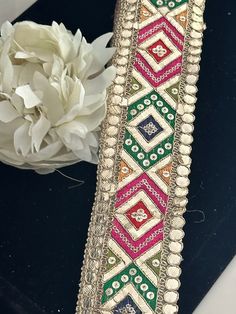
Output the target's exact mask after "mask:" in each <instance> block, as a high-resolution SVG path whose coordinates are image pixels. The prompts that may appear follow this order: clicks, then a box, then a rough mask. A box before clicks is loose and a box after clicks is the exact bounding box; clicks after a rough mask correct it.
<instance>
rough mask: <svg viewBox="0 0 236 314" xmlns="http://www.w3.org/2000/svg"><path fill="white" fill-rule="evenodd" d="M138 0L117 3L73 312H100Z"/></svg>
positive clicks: (132, 59) (90, 313)
mask: <svg viewBox="0 0 236 314" xmlns="http://www.w3.org/2000/svg"><path fill="white" fill-rule="evenodd" d="M139 8H140V0H120V1H118V3H117V7H116V18H115V25H114V31H115V33H114V39H113V45H114V46H115V47H117V52H116V55H115V56H114V58H113V62H112V63H113V65H115V66H116V68H117V75H116V78H115V80H114V83H113V85H112V86H111V88H110V90H109V93H108V98H107V108H108V112H107V116H106V119H105V121H104V123H103V126H102V134H101V141H100V154H99V165H98V170H97V187H96V194H95V202H94V206H93V210H92V217H91V221H90V225H89V231H88V239H87V243H86V248H85V254H84V262H83V267H82V274H81V282H80V291H79V295H78V301H77V306H76V314H95V313H100V310H99V309H100V307H101V299H102V288H103V282H102V278H103V274H104V273H105V266H106V261H105V258H106V254H107V243H108V239H109V236H110V233H111V228H112V221H113V217H114V213H113V209H114V201H115V194H116V191H117V185H118V170H119V169H118V167H119V163H120V154H119V152H120V151H121V149H122V147H123V141H124V130H125V124H126V116H127V105H128V101H127V98H128V96H129V90H130V79H131V73H132V68H133V63H134V53H135V51H136V45H137V26H138V23H137V22H138V20H139V12H140V10H139Z"/></svg>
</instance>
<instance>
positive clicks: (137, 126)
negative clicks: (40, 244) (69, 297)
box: [76, 0, 205, 314]
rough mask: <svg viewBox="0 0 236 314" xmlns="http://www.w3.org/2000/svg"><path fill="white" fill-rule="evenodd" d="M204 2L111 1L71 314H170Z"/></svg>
mask: <svg viewBox="0 0 236 314" xmlns="http://www.w3.org/2000/svg"><path fill="white" fill-rule="evenodd" d="M204 6H205V1H204V0H157V1H156V0H120V1H118V3H117V8H116V14H115V16H116V17H115V24H114V25H115V29H114V31H115V36H114V37H115V38H114V43H113V44H114V45H115V46H116V47H118V50H117V53H116V55H115V57H114V58H113V64H114V65H115V66H116V68H117V75H116V78H115V80H114V84H113V85H112V87H111V88H110V91H109V97H108V100H107V103H108V112H107V117H106V120H105V122H104V124H103V127H102V139H101V150H100V160H99V167H98V176H97V192H96V196H95V203H94V207H93V211H92V218H91V223H90V227H89V233H88V240H87V244H86V249H85V256H84V265H83V269H82V277H81V283H80V291H79V296H78V302H77V307H76V313H77V314H79V313H83V314H91V313H102V314H109V313H115V314H116V313H117V314H118V313H132V314H134V313H148V314H154V313H158V314H161V313H163V314H175V313H178V306H177V301H178V297H179V296H178V288H179V286H180V282H179V279H178V278H179V276H180V273H181V269H180V263H181V260H182V257H181V251H182V248H183V244H182V239H183V237H184V232H183V230H182V229H183V226H184V224H185V221H184V218H183V214H184V212H185V210H186V205H187V198H186V196H187V194H188V185H189V179H188V175H189V173H190V165H191V158H190V156H189V155H190V153H191V144H192V141H193V137H192V135H191V134H192V132H193V122H194V119H195V117H194V114H193V113H194V110H195V103H196V96H195V95H196V92H197V87H196V85H195V84H196V82H197V80H198V74H199V62H200V54H201V46H202V37H203V31H204V28H205V25H204V21H203V13H204Z"/></svg>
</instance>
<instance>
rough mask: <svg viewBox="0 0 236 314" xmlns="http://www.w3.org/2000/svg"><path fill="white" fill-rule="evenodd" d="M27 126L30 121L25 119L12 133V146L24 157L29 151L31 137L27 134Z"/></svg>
mask: <svg viewBox="0 0 236 314" xmlns="http://www.w3.org/2000/svg"><path fill="white" fill-rule="evenodd" d="M29 126H30V123H29V122H28V121H26V122H25V123H24V124H22V125H21V126H20V127H19V128H18V129H16V131H15V133H14V147H15V150H16V153H17V154H18V155H23V156H24V157H25V156H27V154H28V153H29V151H30V147H31V137H30V136H29Z"/></svg>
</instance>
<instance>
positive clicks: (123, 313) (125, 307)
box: [113, 295, 142, 314]
mask: <svg viewBox="0 0 236 314" xmlns="http://www.w3.org/2000/svg"><path fill="white" fill-rule="evenodd" d="M113 313H114V314H142V311H141V310H140V308H139V307H138V306H137V304H136V303H135V302H134V301H133V299H132V298H131V296H129V295H128V296H127V297H125V298H124V299H123V300H122V301H121V302H120V303H119V304H118V305H117V306H116V307H115V308H114V311H113Z"/></svg>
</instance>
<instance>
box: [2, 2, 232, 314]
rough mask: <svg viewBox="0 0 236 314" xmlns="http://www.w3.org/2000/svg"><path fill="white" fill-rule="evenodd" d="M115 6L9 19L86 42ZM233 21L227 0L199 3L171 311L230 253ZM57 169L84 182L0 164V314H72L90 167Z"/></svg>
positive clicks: (187, 309) (183, 309)
mask: <svg viewBox="0 0 236 314" xmlns="http://www.w3.org/2000/svg"><path fill="white" fill-rule="evenodd" d="M114 6H115V1H110V0H109V1H108V0H101V1H99V2H91V1H82V0H80V1H78V0H77V1H76V0H70V1H65V0H63V1H58V0H57V1H55V0H51V1H46V0H39V1H38V2H37V3H36V4H35V5H34V6H32V7H31V8H30V9H29V10H27V11H26V12H25V13H24V14H23V15H22V16H21V17H20V18H19V19H18V20H25V19H29V20H34V21H36V22H40V23H46V24H48V23H51V21H53V20H56V21H57V22H61V21H62V22H63V23H64V24H65V25H66V26H67V27H68V28H69V29H71V30H72V31H75V30H76V28H77V27H80V28H81V30H82V32H83V33H84V35H85V36H86V38H87V39H88V40H89V41H92V40H93V39H94V38H95V37H97V36H99V35H101V34H102V33H105V32H107V31H111V29H112V24H113V14H114V13H113V12H114ZM235 18H236V4H235V1H234V0H225V1H224V2H222V1H219V0H218V1H217V0H216V1H210V0H209V1H208V3H207V9H206V22H207V26H208V28H207V31H206V33H205V45H204V51H203V56H202V57H203V60H202V64H201V77H200V82H199V90H200V91H199V94H198V98H199V101H198V104H197V110H196V116H197V119H196V123H195V127H196V131H195V133H194V137H195V142H194V145H193V153H192V157H193V161H194V162H193V166H192V174H191V187H190V195H189V200H190V202H189V206H188V212H187V213H186V215H185V217H186V220H187V225H186V227H185V232H186V237H185V248H184V252H183V254H184V262H183V264H182V267H183V275H182V277H181V281H182V287H181V289H180V295H181V298H180V302H179V305H180V312H179V313H180V314H191V313H192V312H193V310H194V308H195V307H196V306H197V305H198V303H199V302H200V301H201V299H202V298H203V296H204V295H205V294H206V292H207V291H208V289H209V288H210V287H211V285H212V284H213V283H214V281H215V280H216V279H217V278H218V276H219V275H220V273H221V272H222V271H223V269H224V268H225V267H226V265H227V264H228V262H229V261H230V260H231V258H232V257H233V256H234V254H235V253H236V231H235V227H236V209H235V205H236V185H235V177H236V176H235V172H236V166H235V152H236V150H235V117H236V84H235V83H236V45H235V33H234V29H235V26H236V25H235V24H236V23H235ZM63 172H64V173H66V174H67V175H71V176H72V177H75V178H77V179H80V180H84V184H83V185H81V186H75V185H76V183H74V182H71V181H70V180H68V179H66V178H64V177H62V176H61V175H60V174H58V173H54V174H51V175H48V176H39V175H37V174H35V173H33V172H30V171H22V170H17V169H14V168H11V167H8V166H5V165H2V164H0V178H1V190H0V191H1V196H0V313H1V314H42V313H45V314H51V313H63V314H73V313H74V309H75V302H76V295H77V290H78V282H79V278H80V268H81V265H82V258H83V250H84V244H85V240H86V236H87V228H88V223H89V218H90V212H91V207H92V203H93V196H94V192H95V179H96V177H95V172H96V167H95V166H93V165H89V164H86V163H81V164H79V165H77V166H73V167H70V168H67V169H64V170H63ZM200 211H201V212H203V213H204V221H202V220H203V219H202V218H203V215H202V214H201V212H200ZM91 314H92V313H91ZM202 314H214V313H202ZM224 314H227V313H224Z"/></svg>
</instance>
